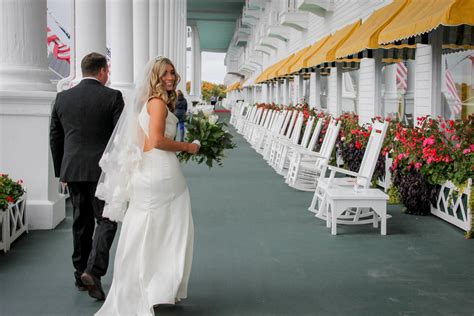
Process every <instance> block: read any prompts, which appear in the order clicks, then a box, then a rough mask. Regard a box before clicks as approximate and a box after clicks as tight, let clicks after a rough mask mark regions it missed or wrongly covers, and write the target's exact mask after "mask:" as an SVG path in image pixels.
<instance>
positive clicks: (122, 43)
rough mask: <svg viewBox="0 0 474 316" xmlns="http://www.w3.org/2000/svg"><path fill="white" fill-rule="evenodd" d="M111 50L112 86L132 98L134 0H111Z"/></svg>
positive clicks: (126, 97)
mask: <svg viewBox="0 0 474 316" xmlns="http://www.w3.org/2000/svg"><path fill="white" fill-rule="evenodd" d="M109 1H111V3H110V10H111V15H110V23H111V28H110V31H111V33H110V50H111V70H110V81H111V84H112V87H113V88H115V89H118V90H121V91H122V93H123V95H124V99H125V101H127V99H129V98H131V96H132V92H133V88H134V84H133V75H134V72H133V63H134V61H133V23H132V15H133V14H132V11H133V3H132V0H109Z"/></svg>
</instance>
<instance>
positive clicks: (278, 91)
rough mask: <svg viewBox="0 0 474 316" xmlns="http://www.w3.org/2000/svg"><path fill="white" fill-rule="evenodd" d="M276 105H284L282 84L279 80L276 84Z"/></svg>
mask: <svg viewBox="0 0 474 316" xmlns="http://www.w3.org/2000/svg"><path fill="white" fill-rule="evenodd" d="M275 103H276V104H281V103H282V100H281V83H280V81H279V80H278V81H277V82H275Z"/></svg>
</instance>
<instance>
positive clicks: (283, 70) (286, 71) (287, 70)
mask: <svg viewBox="0 0 474 316" xmlns="http://www.w3.org/2000/svg"><path fill="white" fill-rule="evenodd" d="M309 49H311V46H308V47H305V48H303V49H301V50H299V51H297V52H296V53H295V54H293V55H292V57H291V58H289V60H288V62H287V63H285V64H284V65H283V66H282V67H281V68H280V69H279V70H278V72H277V77H283V76H286V75H289V74H291V71H290V69H291V68H292V67H293V66H294V65H295V64H296V63H297V62H298V61H299V60H300V59H301V57H303V56H304V54H306V52H307V51H308V50H309Z"/></svg>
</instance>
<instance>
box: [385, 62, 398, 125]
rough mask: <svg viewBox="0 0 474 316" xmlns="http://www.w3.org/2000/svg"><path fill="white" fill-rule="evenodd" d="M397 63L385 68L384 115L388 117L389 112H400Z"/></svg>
mask: <svg viewBox="0 0 474 316" xmlns="http://www.w3.org/2000/svg"><path fill="white" fill-rule="evenodd" d="M396 67H397V65H396V64H392V65H387V66H385V69H384V71H383V72H384V79H385V80H384V81H385V91H384V94H383V111H382V113H381V114H382V115H383V116H384V117H386V116H387V115H388V114H389V113H397V112H398V94H397V77H396V74H397V68H396Z"/></svg>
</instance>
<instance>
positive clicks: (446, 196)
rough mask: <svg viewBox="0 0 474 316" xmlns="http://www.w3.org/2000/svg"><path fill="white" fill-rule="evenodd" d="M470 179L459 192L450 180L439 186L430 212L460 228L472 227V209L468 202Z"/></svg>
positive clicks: (467, 228)
mask: <svg viewBox="0 0 474 316" xmlns="http://www.w3.org/2000/svg"><path fill="white" fill-rule="evenodd" d="M471 192H472V179H469V180H468V184H467V187H466V188H465V189H464V191H463V192H462V193H461V192H460V190H459V189H458V188H457V187H456V186H455V185H454V184H453V183H451V181H447V182H446V183H444V184H443V185H442V186H441V190H440V191H439V195H438V199H437V201H436V207H433V206H431V214H433V215H436V216H438V217H440V218H442V219H444V220H445V221H447V222H449V223H451V224H453V225H455V226H457V227H459V228H461V229H462V230H464V231H466V232H467V231H470V230H471V229H472V225H473V222H472V209H471V207H472V206H471V205H469V204H470V199H471Z"/></svg>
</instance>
